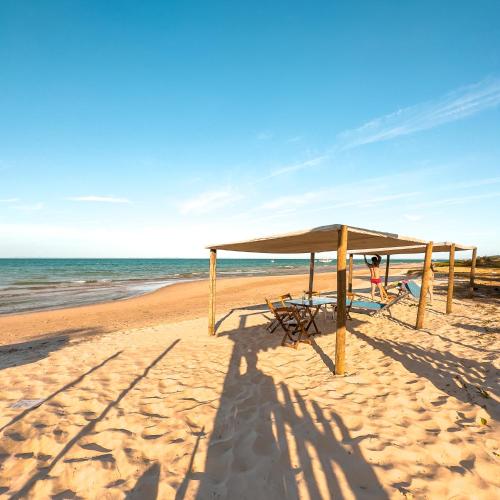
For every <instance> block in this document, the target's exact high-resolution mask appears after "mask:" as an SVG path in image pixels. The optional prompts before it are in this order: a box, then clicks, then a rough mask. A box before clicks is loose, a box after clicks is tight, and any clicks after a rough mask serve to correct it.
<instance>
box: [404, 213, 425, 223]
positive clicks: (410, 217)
mask: <svg viewBox="0 0 500 500" xmlns="http://www.w3.org/2000/svg"><path fill="white" fill-rule="evenodd" d="M403 217H404V218H405V219H406V220H409V221H411V222H417V221H419V220H420V219H422V216H421V215H416V214H403Z"/></svg>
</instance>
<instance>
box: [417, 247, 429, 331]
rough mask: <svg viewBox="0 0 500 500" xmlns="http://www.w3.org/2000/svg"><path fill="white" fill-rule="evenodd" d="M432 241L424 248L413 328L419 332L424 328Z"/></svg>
mask: <svg viewBox="0 0 500 500" xmlns="http://www.w3.org/2000/svg"><path fill="white" fill-rule="evenodd" d="M432 245H433V243H432V241H430V242H429V243H427V245H426V247H425V260H424V270H423V273H422V286H421V287H420V300H419V302H418V312H417V323H416V325H415V328H416V329H417V330H420V328H423V327H424V320H425V305H426V304H427V290H428V289H429V276H430V270H431V262H432Z"/></svg>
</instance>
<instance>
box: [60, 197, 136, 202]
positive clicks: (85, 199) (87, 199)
mask: <svg viewBox="0 0 500 500" xmlns="http://www.w3.org/2000/svg"><path fill="white" fill-rule="evenodd" d="M66 200H68V201H82V202H90V203H92V202H97V203H130V200H129V199H127V198H117V197H115V196H95V195H89V196H70V197H68V198H66Z"/></svg>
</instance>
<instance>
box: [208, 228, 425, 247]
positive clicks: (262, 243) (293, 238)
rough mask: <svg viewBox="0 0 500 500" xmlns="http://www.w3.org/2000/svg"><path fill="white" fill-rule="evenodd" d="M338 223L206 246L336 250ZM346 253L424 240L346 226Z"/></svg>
mask: <svg viewBox="0 0 500 500" xmlns="http://www.w3.org/2000/svg"><path fill="white" fill-rule="evenodd" d="M341 227H342V224H332V225H329V226H320V227H315V228H313V229H307V230H304V231H298V232H295V233H287V234H279V235H274V236H268V237H265V238H257V239H253V240H247V241H239V242H235V243H223V244H217V245H209V246H207V248H210V249H214V250H232V251H236V252H255V253H284V254H287V253H288V254H290V253H310V252H328V251H334V250H337V246H338V238H339V236H338V235H339V230H340V229H341ZM347 230H348V232H349V239H348V243H347V250H348V252H349V251H351V250H360V249H367V248H395V247H410V246H418V245H425V244H426V243H427V241H424V240H419V239H417V238H413V237H409V236H402V235H399V234H395V233H385V232H382V231H372V230H370V229H362V228H359V227H352V226H347Z"/></svg>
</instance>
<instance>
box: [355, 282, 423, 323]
mask: <svg viewBox="0 0 500 500" xmlns="http://www.w3.org/2000/svg"><path fill="white" fill-rule="evenodd" d="M408 295H411V296H412V297H413V298H415V299H417V300H418V299H419V298H420V287H419V286H418V285H417V284H416V283H415V282H414V281H403V283H402V284H401V290H400V292H399V294H398V295H395V296H393V298H392V299H391V300H389V301H388V302H374V301H371V300H356V299H355V295H354V294H353V293H351V292H347V317H348V318H349V319H351V316H350V312H351V310H352V309H355V310H356V309H359V310H362V311H366V312H368V314H370V316H379V315H380V314H382V313H383V312H384V311H388V312H389V314H390V312H391V311H390V309H391V307H392V306H393V305H394V304H397V303H398V302H399V301H400V300H403V299H404V298H405V297H407V296H408Z"/></svg>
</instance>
